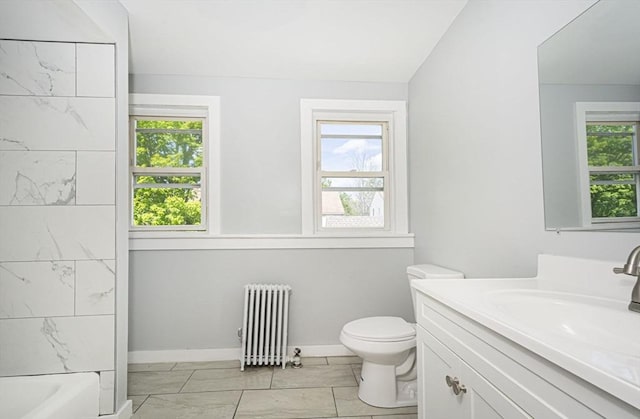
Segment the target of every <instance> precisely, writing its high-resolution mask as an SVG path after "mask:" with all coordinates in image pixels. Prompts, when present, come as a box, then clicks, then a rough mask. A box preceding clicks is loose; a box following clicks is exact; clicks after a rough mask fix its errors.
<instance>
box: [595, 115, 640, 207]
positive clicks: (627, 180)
mask: <svg viewBox="0 0 640 419" xmlns="http://www.w3.org/2000/svg"><path fill="white" fill-rule="evenodd" d="M636 141H637V137H636V125H635V124H634V123H589V124H587V156H588V164H589V170H590V173H589V179H590V193H591V214H592V217H593V218H619V217H637V216H638V205H637V202H638V199H637V176H638V174H637V173H633V172H629V171H627V172H625V171H624V170H622V169H625V168H630V167H633V166H636V165H637V155H636V153H637V151H636V145H635V143H636ZM598 169H599V170H598ZM616 169H617V170H616Z"/></svg>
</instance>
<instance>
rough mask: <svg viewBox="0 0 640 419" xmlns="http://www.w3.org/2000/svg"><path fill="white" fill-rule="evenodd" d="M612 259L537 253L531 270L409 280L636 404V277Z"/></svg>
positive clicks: (639, 334) (639, 381) (639, 352)
mask: <svg viewBox="0 0 640 419" xmlns="http://www.w3.org/2000/svg"><path fill="white" fill-rule="evenodd" d="M591 262H593V263H594V264H591ZM616 265H617V264H616V263H615V262H601V261H586V260H583V259H576V258H564V257H557V256H548V255H541V257H540V260H539V271H538V272H539V275H538V277H536V278H529V279H521V278H514V279H452V280H451V279H450V280H418V281H413V282H412V286H413V287H414V288H415V289H416V291H418V292H420V293H423V294H425V295H427V296H429V297H431V298H433V299H434V300H437V301H439V302H441V303H443V304H445V305H446V306H448V307H450V308H452V309H453V310H455V311H457V312H459V313H461V314H463V315H465V316H467V317H469V318H470V319H472V320H475V321H477V322H478V323H480V324H482V325H484V326H486V327H488V328H489V329H491V330H493V331H495V332H497V333H499V334H501V335H502V336H504V337H506V338H507V339H510V340H511V341H513V342H515V343H517V344H519V345H521V346H523V347H525V348H527V349H528V350H530V351H532V352H534V353H536V354H537V355H540V356H542V357H544V358H546V359H547V360H549V361H551V362H553V363H554V364H556V365H558V366H559V367H561V368H564V369H565V370H567V371H569V372H571V373H573V374H575V375H577V376H579V377H581V378H582V379H584V380H586V381H587V382H589V383H591V384H593V385H595V386H597V387H599V388H601V389H602V390H604V391H606V392H608V393H610V394H612V395H614V396H615V397H617V398H619V399H621V400H623V401H625V402H626V403H628V404H630V405H632V406H634V407H635V408H638V409H640V313H635V312H631V311H628V310H627V305H628V303H629V300H628V297H630V296H631V287H632V286H633V284H634V283H635V279H634V278H632V277H626V278H625V276H623V275H613V274H612V273H611V268H612V267H613V266H616ZM552 268H553V269H552ZM576 278H579V279H576ZM580 285H583V286H580ZM599 288H601V289H599ZM602 295H605V297H602ZM624 295H626V296H627V298H626V299H625V298H623V297H622V296H624Z"/></svg>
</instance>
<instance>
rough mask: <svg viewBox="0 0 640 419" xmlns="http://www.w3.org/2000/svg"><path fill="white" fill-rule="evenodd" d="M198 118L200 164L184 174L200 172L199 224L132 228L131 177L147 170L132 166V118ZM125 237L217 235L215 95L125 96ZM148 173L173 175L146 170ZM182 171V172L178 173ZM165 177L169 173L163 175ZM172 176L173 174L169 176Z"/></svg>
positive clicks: (217, 103)
mask: <svg viewBox="0 0 640 419" xmlns="http://www.w3.org/2000/svg"><path fill="white" fill-rule="evenodd" d="M134 117H142V118H145V117H148V118H149V119H154V118H159V119H167V120H171V119H176V118H178V119H179V118H194V119H202V120H203V127H202V134H203V141H202V143H203V164H202V167H198V168H184V169H185V170H184V171H186V172H192V173H195V172H200V176H201V177H200V185H201V197H202V213H201V214H202V215H201V217H202V224H199V225H175V226H174V225H168V226H146V225H143V226H135V225H133V193H134V182H135V175H137V174H140V173H142V172H148V170H140V168H137V167H136V166H135V149H134V147H135V137H134V135H135V132H134V131H133V129H134V124H133V122H132V118H134ZM129 119H130V122H129V126H130V128H129V153H130V154H129V232H130V233H129V234H130V237H132V238H135V237H139V238H144V237H167V238H171V237H181V236H185V235H189V236H191V235H203V234H206V235H211V234H219V233H220V152H219V150H220V98H219V97H217V96H191V95H189V96H187V95H159V94H130V95H129ZM150 171H152V172H157V173H160V172H163V173H164V172H167V171H168V172H175V171H174V170H173V169H171V170H162V169H160V170H156V171H154V170H150ZM178 171H179V172H183V170H178ZM167 174H169V173H167ZM170 174H174V173H170Z"/></svg>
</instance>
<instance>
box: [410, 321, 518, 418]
mask: <svg viewBox="0 0 640 419" xmlns="http://www.w3.org/2000/svg"><path fill="white" fill-rule="evenodd" d="M417 329H418V365H419V368H420V370H419V371H418V392H419V405H418V415H419V417H420V418H421V419H458V418H460V419H462V418H464V419H467V418H472V419H494V418H508V419H518V418H531V416H529V415H528V414H527V413H526V412H524V411H523V410H522V409H520V408H519V407H518V406H517V405H516V404H515V403H513V402H512V401H511V400H510V399H509V398H508V397H507V396H505V395H504V394H503V393H502V392H500V390H498V389H497V388H496V387H494V386H493V385H492V384H491V383H489V382H488V381H487V380H485V379H484V378H483V377H482V376H481V375H480V374H478V373H477V372H476V371H475V370H474V369H472V368H471V367H470V366H469V365H467V364H466V363H465V362H464V361H463V360H462V359H460V358H459V357H458V356H457V355H456V354H454V353H453V352H451V350H449V349H448V348H447V347H446V346H444V345H443V344H442V343H441V342H440V341H439V340H437V339H436V338H435V337H433V336H432V335H431V334H430V333H429V332H427V331H426V330H425V329H424V328H422V327H420V326H419V327H418V328H417ZM447 376H448V377H450V378H449V382H447ZM453 380H457V383H459V384H456V385H458V386H459V387H460V386H463V387H464V390H462V391H461V392H460V393H459V394H457V395H456V394H455V392H454V386H452V385H450V384H451V381H453ZM460 388H461V387H460Z"/></svg>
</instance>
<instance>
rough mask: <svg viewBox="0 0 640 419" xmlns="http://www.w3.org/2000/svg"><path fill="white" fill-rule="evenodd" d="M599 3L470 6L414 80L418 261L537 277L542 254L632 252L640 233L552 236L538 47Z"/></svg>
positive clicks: (473, 272) (622, 255) (413, 210)
mask: <svg viewBox="0 0 640 419" xmlns="http://www.w3.org/2000/svg"><path fill="white" fill-rule="evenodd" d="M591 3H592V2H591V1H587V2H585V1H563V2H556V1H517V2H513V1H499V0H494V1H471V2H469V3H468V4H467V6H466V7H465V9H463V10H462V12H461V13H460V15H458V17H457V18H456V20H455V21H454V23H453V24H452V26H451V27H450V28H449V30H448V31H447V33H446V34H445V36H444V37H443V39H442V40H441V41H440V43H439V44H438V46H437V47H436V49H435V50H434V51H433V53H432V54H431V55H430V56H429V57H428V58H427V60H426V61H425V63H424V64H423V65H422V67H421V68H420V69H419V71H418V72H417V73H416V75H415V76H414V77H413V78H412V80H411V81H410V83H409V109H410V112H409V141H410V144H409V146H410V171H409V180H410V189H409V196H410V198H411V206H410V220H411V231H413V232H414V233H415V234H416V249H415V262H416V263H421V262H435V263H439V264H442V265H445V266H451V267H454V268H458V269H460V270H462V271H464V272H465V273H466V274H467V275H469V276H479V277H491V276H523V275H525V276H527V275H534V274H535V272H536V255H537V254H538V253H541V252H544V253H552V254H562V255H572V256H583V257H596V258H600V259H610V260H620V261H623V260H624V259H626V256H627V254H628V252H629V250H630V249H632V248H633V247H634V246H635V245H636V244H637V242H638V241H639V240H640V236H639V235H638V234H634V233H619V234H614V233H593V232H591V233H589V232H562V233H561V234H556V233H554V232H545V230H544V212H543V193H542V160H541V152H540V148H541V147H540V128H539V127H540V119H539V110H538V104H539V103H538V80H537V59H536V52H537V46H538V45H539V44H540V43H541V42H542V41H544V40H545V39H546V38H548V37H549V36H551V35H552V34H553V33H554V32H555V31H557V30H558V29H560V28H561V27H562V26H563V25H565V24H566V23H568V22H569V21H570V20H571V19H573V18H574V17H575V16H577V15H578V14H579V13H580V12H582V11H583V10H584V9H586V7H587V6H588V5H589V4H591Z"/></svg>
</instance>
